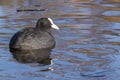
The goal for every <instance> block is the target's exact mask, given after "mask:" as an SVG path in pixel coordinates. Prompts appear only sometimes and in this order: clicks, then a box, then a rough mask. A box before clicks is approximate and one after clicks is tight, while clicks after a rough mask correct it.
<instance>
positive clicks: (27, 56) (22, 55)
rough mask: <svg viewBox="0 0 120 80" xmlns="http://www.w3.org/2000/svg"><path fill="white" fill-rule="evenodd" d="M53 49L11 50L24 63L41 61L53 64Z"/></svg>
mask: <svg viewBox="0 0 120 80" xmlns="http://www.w3.org/2000/svg"><path fill="white" fill-rule="evenodd" d="M51 51H52V50H51V49H37V50H17V49H14V50H11V52H12V54H13V57H14V58H15V59H16V60H17V61H18V62H22V63H40V64H43V65H48V64H51V58H50V52H51Z"/></svg>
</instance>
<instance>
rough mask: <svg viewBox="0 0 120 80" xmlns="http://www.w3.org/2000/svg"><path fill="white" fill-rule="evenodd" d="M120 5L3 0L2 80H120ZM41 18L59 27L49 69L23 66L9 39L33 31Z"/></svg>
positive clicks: (114, 1)
mask: <svg viewBox="0 0 120 80" xmlns="http://www.w3.org/2000/svg"><path fill="white" fill-rule="evenodd" d="M9 1H11V2H9ZM119 4H120V1H119V0H109V1H108V0H52V1H48V0H46V1H45V0H1V1H0V80H116V78H117V80H120V64H119V63H120V5H119ZM26 9H28V10H27V11H25V10H26ZM41 9H42V11H37V10H41ZM17 10H23V11H21V12H17ZM29 10H33V11H29ZM40 17H51V18H52V19H53V20H54V22H55V23H56V24H57V25H58V26H59V27H60V30H59V31H55V30H53V34H54V35H55V39H56V42H57V45H56V47H55V49H54V50H53V51H52V53H51V58H52V60H51V64H50V65H46V66H44V65H40V64H35V63H31V64H22V63H19V62H17V61H16V60H15V59H13V57H12V54H11V53H10V52H9V49H8V44H9V41H10V38H11V37H12V35H13V34H14V33H15V32H17V31H18V30H21V29H22V28H25V27H34V26H35V24H36V21H37V19H39V18H40Z"/></svg>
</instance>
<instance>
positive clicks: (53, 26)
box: [48, 18, 59, 30]
mask: <svg viewBox="0 0 120 80" xmlns="http://www.w3.org/2000/svg"><path fill="white" fill-rule="evenodd" d="M48 20H49V21H50V23H51V24H52V25H51V27H52V28H53V29H57V30H59V27H58V26H57V25H55V24H54V23H53V21H52V19H51V18H48Z"/></svg>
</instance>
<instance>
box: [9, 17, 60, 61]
mask: <svg viewBox="0 0 120 80" xmlns="http://www.w3.org/2000/svg"><path fill="white" fill-rule="evenodd" d="M51 28H54V29H59V28H58V27H57V26H56V25H55V24H54V23H53V21H52V19H51V18H40V19H39V20H38V21H37V24H36V27H34V28H32V27H29V28H25V29H22V30H20V31H18V32H17V33H15V34H14V35H13V37H12V38H11V40H10V43H9V49H10V51H11V52H13V55H14V57H16V58H17V59H19V60H21V61H23V58H24V60H25V62H34V60H36V59H38V60H37V61H42V60H44V59H46V58H47V57H48V56H49V52H50V51H51V49H53V48H54V47H55V39H54V37H53V36H52V34H51V31H50V29H51ZM36 50H37V51H36ZM32 51H34V52H35V53H34V52H32ZM38 51H39V52H38ZM23 52H24V53H23ZM36 52H37V53H36Z"/></svg>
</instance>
